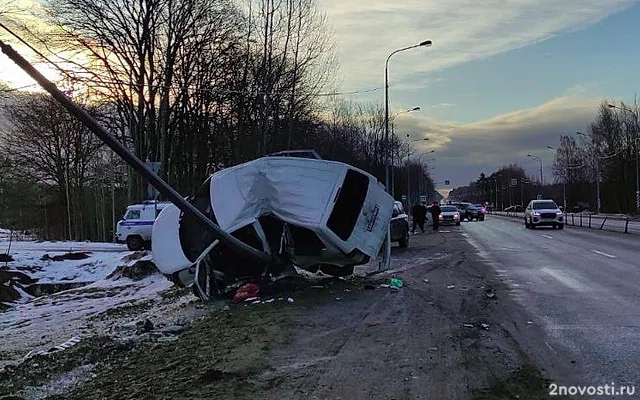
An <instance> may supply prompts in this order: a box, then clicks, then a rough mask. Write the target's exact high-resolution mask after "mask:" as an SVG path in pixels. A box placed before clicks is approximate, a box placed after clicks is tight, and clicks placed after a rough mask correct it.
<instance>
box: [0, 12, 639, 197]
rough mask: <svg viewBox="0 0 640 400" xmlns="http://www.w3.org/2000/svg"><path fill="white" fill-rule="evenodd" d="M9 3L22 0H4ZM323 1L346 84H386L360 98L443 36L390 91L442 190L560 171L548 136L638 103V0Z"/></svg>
mask: <svg viewBox="0 0 640 400" xmlns="http://www.w3.org/2000/svg"><path fill="white" fill-rule="evenodd" d="M7 1H13V2H15V1H16V0H0V8H2V4H3V3H4V2H7ZM17 1H19V2H20V4H21V5H24V4H28V3H34V2H35V0H17ZM317 1H318V3H319V6H320V8H321V9H323V10H324V11H325V12H326V13H327V16H328V22H329V24H330V25H331V29H332V31H333V36H334V38H335V41H336V47H337V51H338V57H339V58H338V59H339V63H340V72H339V76H338V80H339V82H340V86H341V89H342V90H343V91H347V92H349V91H359V90H370V89H377V90H374V91H373V92H369V93H367V94H363V95H353V96H349V97H350V98H351V99H352V100H358V101H373V102H383V100H384V91H383V90H382V87H383V85H384V61H385V59H386V57H387V56H388V55H389V54H390V53H391V52H392V51H393V50H396V49H398V48H402V47H406V46H410V45H413V44H416V43H419V42H421V41H423V40H426V39H430V40H432V41H433V46H431V47H429V48H423V47H421V48H416V49H412V50H409V51H406V52H402V53H399V54H396V55H395V56H393V58H392V59H391V62H390V69H389V70H390V73H389V78H390V99H391V110H392V112H397V111H402V110H406V109H409V108H413V107H416V106H419V107H421V110H420V111H418V112H413V113H410V114H404V115H401V116H399V117H398V118H397V121H396V123H397V128H396V132H397V133H398V134H399V135H401V136H403V137H404V136H406V134H407V133H408V134H410V137H411V139H417V138H422V137H428V138H429V141H425V142H418V143H417V144H415V146H416V153H415V156H416V157H417V156H419V155H420V153H421V152H426V151H431V150H433V149H435V153H433V154H431V155H429V156H428V157H429V158H431V157H434V158H435V159H436V160H435V161H434V162H432V163H431V165H433V166H434V169H433V171H432V172H433V174H434V177H435V179H436V181H437V182H440V183H439V184H438V187H439V189H440V190H441V191H442V192H448V190H449V189H451V188H453V187H456V186H461V185H465V184H467V183H468V182H469V181H471V180H475V178H476V177H477V176H478V175H479V174H480V173H481V172H485V173H491V172H493V171H495V170H496V169H497V168H498V167H500V166H502V165H505V164H510V163H518V164H520V165H522V166H523V167H524V168H525V170H526V171H527V172H528V173H529V174H531V175H532V176H537V175H538V174H539V172H538V171H539V164H538V163H537V161H535V160H532V159H531V158H528V157H527V156H526V155H527V153H532V154H535V155H537V156H540V157H541V158H542V159H543V161H544V166H545V168H544V175H545V181H549V180H551V179H552V174H551V168H550V167H551V161H552V159H553V152H552V151H551V150H548V149H546V146H548V145H551V146H554V145H555V144H557V142H558V137H559V136H560V135H562V134H572V133H574V132H575V131H582V130H585V129H586V127H587V125H588V123H589V122H590V121H591V120H592V119H593V117H594V113H595V111H596V109H597V106H598V103H599V102H601V101H602V100H603V99H605V98H606V99H610V100H625V101H632V100H633V97H634V95H635V94H636V92H637V91H639V90H640V82H639V81H640V79H639V77H640V75H638V72H637V71H638V66H640V51H638V48H639V46H640V39H639V38H640V24H639V23H637V22H638V21H640V1H638V0H564V1H557V0H446V1H442V0H440V1H436V0H317ZM0 11H1V10H0ZM8 64H10V62H9V61H8V60H7V59H6V58H5V57H4V56H2V55H0V80H9V81H12V82H13V83H14V84H15V85H16V86H17V85H20V84H29V83H32V81H31V80H30V79H29V78H28V77H26V76H24V74H23V73H22V72H21V71H17V70H16V69H15V68H11V66H9V65H8ZM40 67H41V70H42V72H44V73H45V74H46V75H49V76H54V75H55V73H54V72H53V71H52V70H51V69H48V68H47V67H46V66H45V65H41V66H40ZM422 144H424V146H421V145H422ZM425 158H427V157H425ZM444 180H450V181H451V186H449V187H446V186H445V185H444Z"/></svg>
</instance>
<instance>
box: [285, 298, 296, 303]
mask: <svg viewBox="0 0 640 400" xmlns="http://www.w3.org/2000/svg"><path fill="white" fill-rule="evenodd" d="M287 301H288V302H289V303H293V302H295V300H294V299H292V298H291V297H289V298H288V299H287Z"/></svg>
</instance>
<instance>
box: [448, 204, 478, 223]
mask: <svg viewBox="0 0 640 400" xmlns="http://www.w3.org/2000/svg"><path fill="white" fill-rule="evenodd" d="M449 204H451V205H452V206H456V207H458V209H459V210H460V221H463V220H465V219H466V220H467V221H473V220H474V219H475V220H478V218H479V215H480V213H479V210H478V209H477V208H476V207H475V206H474V205H473V204H471V203H467V202H463V201H461V202H453V203H449ZM483 219H484V216H483Z"/></svg>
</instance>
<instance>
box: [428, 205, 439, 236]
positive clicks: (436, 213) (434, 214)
mask: <svg viewBox="0 0 640 400" xmlns="http://www.w3.org/2000/svg"><path fill="white" fill-rule="evenodd" d="M429 212H430V213H431V218H433V230H434V231H437V230H438V228H439V227H440V213H441V212H442V210H441V209H440V206H439V205H438V202H436V201H434V202H433V205H432V206H431V208H430V209H429Z"/></svg>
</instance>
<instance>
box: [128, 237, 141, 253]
mask: <svg viewBox="0 0 640 400" xmlns="http://www.w3.org/2000/svg"><path fill="white" fill-rule="evenodd" d="M143 247H144V240H142V238H141V237H140V236H138V235H131V236H127V248H128V249H129V250H131V251H138V250H142V248H143Z"/></svg>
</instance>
